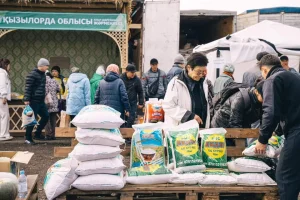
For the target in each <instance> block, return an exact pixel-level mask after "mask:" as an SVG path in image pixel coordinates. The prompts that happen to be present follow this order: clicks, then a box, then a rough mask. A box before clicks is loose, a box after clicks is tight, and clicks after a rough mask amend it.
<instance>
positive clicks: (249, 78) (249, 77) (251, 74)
mask: <svg viewBox="0 0 300 200" xmlns="http://www.w3.org/2000/svg"><path fill="white" fill-rule="evenodd" d="M259 77H261V72H260V69H259V66H258V65H255V66H254V67H252V68H250V69H249V70H248V71H246V72H245V73H244V75H243V83H244V84H247V85H248V86H249V87H254V84H255V81H256V79H258V78H259Z"/></svg>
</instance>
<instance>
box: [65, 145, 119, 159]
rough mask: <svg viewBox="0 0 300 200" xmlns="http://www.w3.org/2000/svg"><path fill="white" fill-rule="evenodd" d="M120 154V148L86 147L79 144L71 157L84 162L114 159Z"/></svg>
mask: <svg viewBox="0 0 300 200" xmlns="http://www.w3.org/2000/svg"><path fill="white" fill-rule="evenodd" d="M120 153H121V149H120V148H119V147H109V146H102V145H85V144H80V143H79V144H77V145H76V146H75V148H74V150H73V151H72V152H71V153H70V154H69V155H70V156H73V157H75V158H76V159H77V160H78V161H81V162H84V161H89V160H99V159H105V158H113V157H116V156H117V155H119V154H120Z"/></svg>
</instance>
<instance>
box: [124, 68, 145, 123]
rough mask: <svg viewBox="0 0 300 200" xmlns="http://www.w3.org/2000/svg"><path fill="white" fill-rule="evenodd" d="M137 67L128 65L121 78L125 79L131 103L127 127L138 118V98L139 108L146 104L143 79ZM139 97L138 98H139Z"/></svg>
mask: <svg viewBox="0 0 300 200" xmlns="http://www.w3.org/2000/svg"><path fill="white" fill-rule="evenodd" d="M135 72H136V69H135V66H134V65H132V64H129V65H128V66H127V67H126V72H125V73H123V74H122V75H121V79H122V80H123V82H124V84H125V87H126V90H127V95H128V99H129V103H130V107H131V110H130V111H129V114H130V115H129V118H128V119H127V128H131V127H132V125H133V124H134V121H135V118H136V110H137V99H138V100H139V106H138V108H139V109H141V108H143V105H144V94H143V87H142V83H141V80H140V79H139V78H138V77H137V76H136V74H135ZM137 97H138V98H137Z"/></svg>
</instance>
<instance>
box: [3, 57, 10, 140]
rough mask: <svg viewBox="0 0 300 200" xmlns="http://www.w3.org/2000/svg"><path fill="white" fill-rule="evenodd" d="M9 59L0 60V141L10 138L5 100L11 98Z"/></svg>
mask: <svg viewBox="0 0 300 200" xmlns="http://www.w3.org/2000/svg"><path fill="white" fill-rule="evenodd" d="M9 70H10V61H9V60H8V59H1V60H0V141H1V140H10V139H12V137H11V136H10V134H9V110H8V104H7V101H10V100H11V85H10V79H9V75H8V72H9Z"/></svg>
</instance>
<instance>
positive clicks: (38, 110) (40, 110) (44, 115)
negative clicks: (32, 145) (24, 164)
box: [26, 102, 49, 140]
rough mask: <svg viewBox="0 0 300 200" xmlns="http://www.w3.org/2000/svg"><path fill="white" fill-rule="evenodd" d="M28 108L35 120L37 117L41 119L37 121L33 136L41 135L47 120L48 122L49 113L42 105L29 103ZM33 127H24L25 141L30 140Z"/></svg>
mask: <svg viewBox="0 0 300 200" xmlns="http://www.w3.org/2000/svg"><path fill="white" fill-rule="evenodd" d="M30 107H31V108H32V110H33V112H34V116H35V118H36V120H37V116H38V115H39V116H40V117H41V120H40V121H39V125H38V126H37V129H36V132H35V135H36V136H39V135H41V134H42V130H43V129H44V128H45V126H46V124H47V122H48V120H49V113H48V109H47V106H46V104H45V103H44V102H43V103H35V102H31V103H30ZM33 128H34V126H27V127H26V140H32V131H33Z"/></svg>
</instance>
